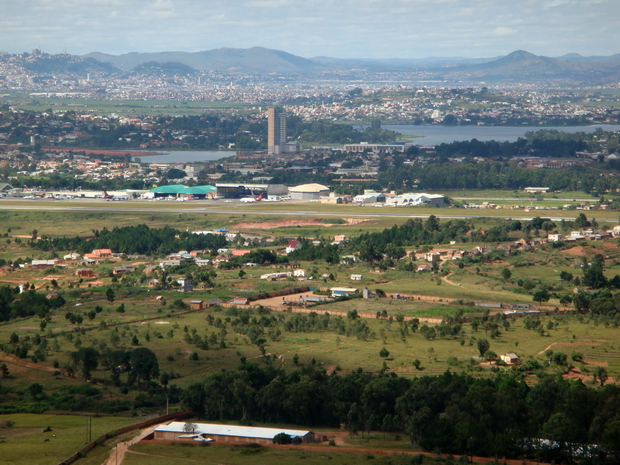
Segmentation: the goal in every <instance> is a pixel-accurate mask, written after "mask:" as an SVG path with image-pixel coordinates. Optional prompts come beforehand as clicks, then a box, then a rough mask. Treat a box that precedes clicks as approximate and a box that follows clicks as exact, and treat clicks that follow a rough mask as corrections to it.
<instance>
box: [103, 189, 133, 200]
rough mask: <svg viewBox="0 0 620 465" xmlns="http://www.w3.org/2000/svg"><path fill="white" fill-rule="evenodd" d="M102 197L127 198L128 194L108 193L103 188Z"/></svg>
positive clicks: (110, 198) (105, 198)
mask: <svg viewBox="0 0 620 465" xmlns="http://www.w3.org/2000/svg"><path fill="white" fill-rule="evenodd" d="M103 199H104V200H108V201H109V200H129V195H128V194H108V191H106V190H105V189H104V190H103Z"/></svg>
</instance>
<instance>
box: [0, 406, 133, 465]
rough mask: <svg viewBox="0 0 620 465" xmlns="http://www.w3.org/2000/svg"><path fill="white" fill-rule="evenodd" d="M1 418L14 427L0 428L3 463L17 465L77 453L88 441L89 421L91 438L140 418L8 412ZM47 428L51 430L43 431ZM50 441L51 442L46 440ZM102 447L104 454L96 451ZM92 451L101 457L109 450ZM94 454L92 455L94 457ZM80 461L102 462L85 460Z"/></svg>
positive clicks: (37, 464)
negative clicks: (89, 423) (11, 423)
mask: <svg viewBox="0 0 620 465" xmlns="http://www.w3.org/2000/svg"><path fill="white" fill-rule="evenodd" d="M0 421H2V422H7V421H12V422H14V423H15V424H14V426H12V427H6V428H1V429H0V438H1V439H0V443H1V445H0V450H1V451H2V452H1V456H2V458H1V460H0V461H1V462H2V463H10V464H15V465H22V464H23V465H49V464H54V463H59V462H60V461H61V460H63V459H65V458H67V457H69V456H70V455H72V454H74V453H75V452H76V451H78V450H79V449H81V448H82V447H84V446H85V445H86V444H87V443H88V442H90V441H88V435H87V422H88V421H90V422H91V437H92V439H91V440H94V439H96V438H98V437H99V436H101V435H103V434H105V433H108V432H110V431H113V430H115V429H118V428H122V427H124V426H128V425H131V424H133V423H136V422H137V421H139V420H136V419H135V418H134V419H131V418H122V417H101V416H95V417H90V420H89V417H88V416H78V415H48V414H41V415H35V414H26V413H23V414H7V415H2V416H1V417H0ZM47 427H50V428H51V431H48V432H43V430H44V429H46V428H47ZM46 440H49V441H46ZM97 449H101V451H103V452H104V454H97V452H100V451H97ZM97 449H95V451H93V453H95V455H96V456H97V458H99V459H101V458H103V457H102V455H103V456H105V453H107V450H105V449H103V448H97ZM92 458H93V457H89V459H92ZM80 463H101V461H99V462H82V461H80Z"/></svg>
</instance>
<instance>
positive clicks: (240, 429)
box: [155, 421, 310, 439]
mask: <svg viewBox="0 0 620 465" xmlns="http://www.w3.org/2000/svg"><path fill="white" fill-rule="evenodd" d="M194 424H195V425H196V430H195V431H194V434H206V435H209V434H213V435H217V436H239V437H244V438H254V439H273V438H274V436H276V435H277V434H280V433H286V434H288V435H289V436H291V437H296V436H299V437H303V436H305V435H306V434H308V433H310V431H301V430H296V429H280V428H260V427H256V426H234V425H214V424H211V423H194ZM184 426H185V423H184V422H181V421H173V422H172V423H170V424H169V425H159V426H158V427H156V428H155V431H164V432H171V433H185V432H186V431H183V427H184Z"/></svg>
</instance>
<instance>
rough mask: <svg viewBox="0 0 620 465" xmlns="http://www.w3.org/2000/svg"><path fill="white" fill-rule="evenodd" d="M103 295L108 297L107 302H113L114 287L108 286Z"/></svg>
mask: <svg viewBox="0 0 620 465" xmlns="http://www.w3.org/2000/svg"><path fill="white" fill-rule="evenodd" d="M105 297H106V299H108V302H114V289H112V288H111V287H108V288H107V289H106V291H105Z"/></svg>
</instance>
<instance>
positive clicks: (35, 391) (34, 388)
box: [28, 383, 43, 399]
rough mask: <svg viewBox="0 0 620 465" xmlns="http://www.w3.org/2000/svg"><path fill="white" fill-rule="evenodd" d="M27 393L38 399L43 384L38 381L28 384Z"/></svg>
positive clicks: (41, 392)
mask: <svg viewBox="0 0 620 465" xmlns="http://www.w3.org/2000/svg"><path fill="white" fill-rule="evenodd" d="M28 394H30V395H31V396H32V398H33V399H38V398H39V397H40V396H41V395H42V394H43V386H42V385H41V384H39V383H34V384H31V385H30V386H28Z"/></svg>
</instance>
